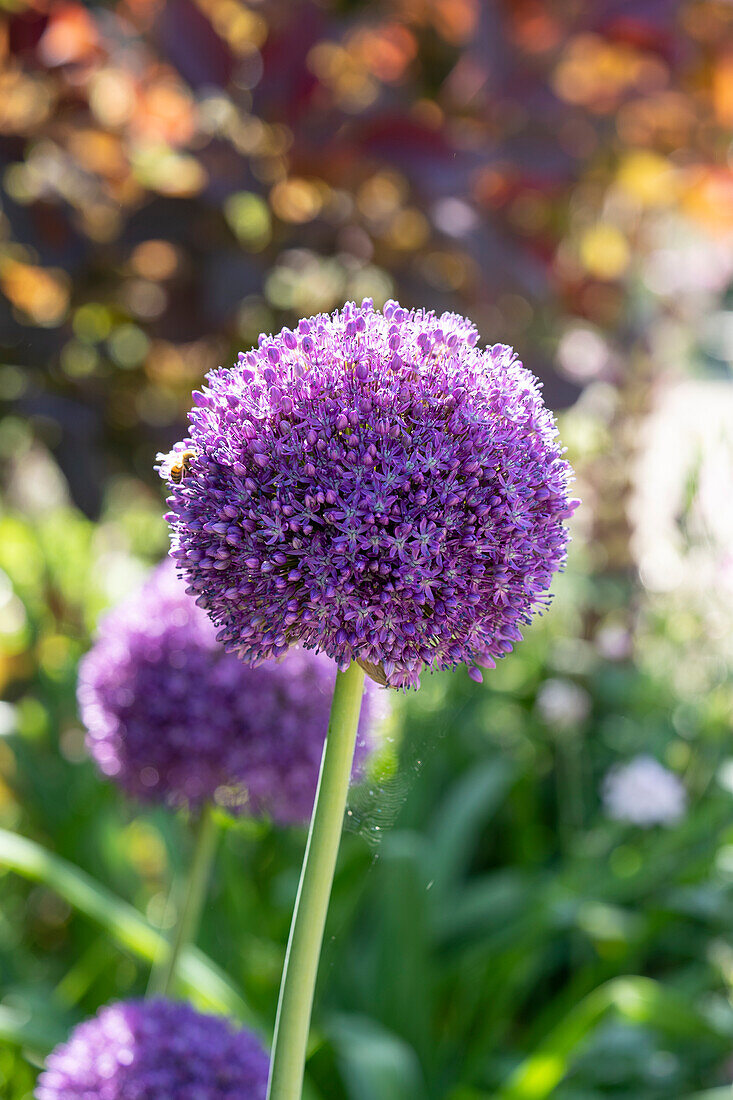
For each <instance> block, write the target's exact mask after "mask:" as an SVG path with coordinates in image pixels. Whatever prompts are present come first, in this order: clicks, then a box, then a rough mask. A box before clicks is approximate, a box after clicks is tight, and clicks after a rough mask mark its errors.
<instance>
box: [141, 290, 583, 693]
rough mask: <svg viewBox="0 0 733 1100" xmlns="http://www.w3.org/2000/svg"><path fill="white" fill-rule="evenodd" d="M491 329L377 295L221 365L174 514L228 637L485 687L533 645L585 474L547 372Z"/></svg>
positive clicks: (174, 483)
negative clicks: (567, 443)
mask: <svg viewBox="0 0 733 1100" xmlns="http://www.w3.org/2000/svg"><path fill="white" fill-rule="evenodd" d="M477 339H478V333H477V331H476V329H475V328H474V326H473V325H472V324H471V323H470V322H469V321H467V320H465V319H464V318H462V317H458V316H457V315H455V314H443V316H442V317H437V316H436V315H435V314H434V313H428V312H425V311H423V310H406V309H402V308H401V307H400V306H399V304H398V303H397V302H388V303H387V304H386V305H385V307H384V311H383V312H378V311H375V310H374V308H373V306H372V303H371V302H370V301H368V300H367V301H365V302H364V303H363V304H362V305H361V306H355V305H354V304H353V303H349V304H347V305H346V306H345V307H344V309H343V310H340V311H339V312H336V313H334V314H332V315H331V316H330V317H329V316H326V315H324V314H322V315H319V316H317V317H311V318H310V319H308V320H302V321H300V322H299V324H298V327H297V331H295V332H292V331H291V330H290V329H283V330H282V332H280V333H278V335H277V336H274V337H272V336H265V335H263V336H261V337H260V343H259V348H258V349H257V350H255V351H251V352H249V353H247V354H246V355H245V354H244V353H240V355H239V361H238V363H237V364H236V365H235V366H234V367H233V368H232V369H227V370H223V369H220V370H218V371H213V372H212V373H211V374H209V376H208V378H207V384H206V386H205V388H204V389H203V391H202V392H200V393H196V394H194V400H195V406H196V407H195V408H194V409H193V411H192V412H191V414H190V421H191V427H190V438H188V439H187V440H185V441H184V442H183V443H182V444H179V445H178V447H179V449H182V448H184V447H185V448H186V449H187V450H188V451H189V452H190V456H191V457H190V460H189V461H187V465H186V469H185V471H181V470H180V467H177V468H176V467H175V465H174V468H176V475H175V476H171V477H169V481H170V483H171V490H172V497H171V500H170V503H171V512H170V513H169V516H168V519H169V521H170V523H171V527H172V535H173V549H172V555H173V557H174V558H175V560H176V561H177V563H178V565H179V567H180V568H181V569H182V571H183V573H184V575H185V577H186V579H187V581H188V584H189V586H190V590H191V591H192V592H193V594H194V595H195V596H196V597H197V602H198V603H199V604H200V605H201V606H202V607H205V608H206V610H207V611H208V612H209V614H210V615H211V617H212V619H213V620H214V622H215V623H216V625H217V626H218V628H219V638H220V639H221V641H222V642H223V643H224V645H225V646H226V647H227V649H229V650H231V651H232V652H236V653H238V654H239V655H240V656H242V657H243V658H244V659H245V660H246V661H248V662H251V663H257V662H258V661H261V660H263V659H266V658H269V657H273V656H278V655H280V654H282V653H284V652H286V650H287V649H288V648H289V647H290V646H291V645H293V644H295V643H300V644H301V645H303V646H305V647H306V648H308V649H316V650H321V651H323V652H325V653H327V654H328V655H329V656H330V657H332V658H333V659H334V660H335V661H337V662H338V664H339V665H340V666H342V667H344V666H346V665H347V664H348V663H349V662H350V661H351V660H353V659H357V660H359V661H360V662H361V663H363V664H364V666H365V667H366V668H367V670H368V671H370V672H371V673H372V674H373V675H374V676H375V677H376V678H382V679H384V680H386V682H388V683H389V684H391V685H393V686H407V685H416V684H417V683H418V677H419V673H420V670H421V668H422V667H423V665H427V666H428V667H430V668H448V667H453V666H455V665H456V664H459V663H461V662H465V663H466V664H467V665H468V666H469V669H470V671H471V674H472V675H473V676H474V678H478V679H480V673H479V672H478V670H477V669H476V665H483V666H487V667H492V666H493V664H494V659H495V658H497V657H501V656H503V655H504V654H506V653H508V652H509V651H510V650H511V648H512V645H513V643H514V642H516V641H517V640H519V639H521V636H522V635H521V633H520V628H521V627H522V625H523V624H526V623H528V622H530V620H531V618H532V615H533V613H534V612H535V611H537V610H538V609H541V608H543V607H544V606H545V605H546V604H547V603H548V599H549V597H548V588H549V585H550V582H551V578H552V574H553V572H554V571H555V570H556V569H558V568H559V567H560V566H562V564H563V562H564V560H565V551H566V543H567V532H566V528H565V524H564V520H565V519H566V518H567V517H568V516H569V515H570V514H571V512H572V509H573V507H574V503H575V502H572V501H570V500H569V499H568V483H569V481H570V477H571V470H570V467H569V465H568V463H567V462H566V461H565V460H564V459H563V457H562V454H563V451H562V448H561V446H560V443H559V441H558V438H557V431H556V428H555V424H554V421H553V418H552V415H551V414H550V412H549V411H548V410H547V409H546V408H545V406H544V404H543V402H542V398H541V396H540V390H539V383H538V382H537V379H536V378H535V377H534V376H533V375H532V374H530V372H529V371H527V370H524V369H523V367H522V366H521V364H520V363H519V362H518V361H517V359H516V357H515V354H514V352H513V351H512V349H511V348H509V347H506V346H505V345H502V344H496V345H494V347H492V348H487V349H486V350H480V349H478V348H477V347H476V342H477ZM172 462H173V459H172V460H171V462H168V463H166V462H165V460H163V461H162V462H161V474H162V475H163V476H166V475H168V474H169V473H170V470H171V463H172Z"/></svg>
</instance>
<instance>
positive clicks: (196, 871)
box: [148, 805, 217, 997]
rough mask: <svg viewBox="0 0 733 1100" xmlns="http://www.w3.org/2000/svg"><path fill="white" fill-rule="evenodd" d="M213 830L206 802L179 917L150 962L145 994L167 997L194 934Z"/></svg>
mask: <svg viewBox="0 0 733 1100" xmlns="http://www.w3.org/2000/svg"><path fill="white" fill-rule="evenodd" d="M216 831H217V827H216V821H215V820H214V812H213V809H212V807H211V806H210V805H206V806H204V807H203V808H202V810H201V813H200V815H199V818H198V821H197V822H196V830H195V834H194V850H193V856H192V859H191V866H190V868H189V871H188V876H187V878H186V881H185V885H184V890H183V896H182V897H181V898H180V900H179V903H178V918H177V920H176V924H175V927H174V929H173V935H172V936H171V940H170V943H169V944H168V945H167V947H166V949H165V951H163V952H161V954H160V955H159V957H158V958H157V959H156V961H155V964H154V965H153V969H152V971H151V974H150V983H149V985H148V996H160V997H167V996H169V995H170V994H171V993H172V992H173V989H174V986H175V982H176V971H177V969H178V960H179V957H180V954H181V951H182V950H183V948H184V947H185V946H186V945H187V944H188V943H191V942H192V941H193V940H195V938H196V933H197V932H198V927H199V923H200V921H201V911H202V909H203V906H204V899H205V898H206V889H207V886H208V884H209V877H210V875H211V864H212V862H213V859H214V850H215V848H216Z"/></svg>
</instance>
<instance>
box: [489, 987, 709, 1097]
mask: <svg viewBox="0 0 733 1100" xmlns="http://www.w3.org/2000/svg"><path fill="white" fill-rule="evenodd" d="M611 1009H615V1010H616V1011H617V1012H618V1013H620V1014H621V1016H623V1017H624V1018H625V1019H626V1020H628V1021H630V1022H633V1023H638V1024H648V1025H652V1026H655V1027H658V1028H660V1029H661V1030H663V1031H666V1032H669V1033H671V1034H675V1035H682V1036H684V1037H687V1038H690V1037H694V1036H698V1037H699V1038H711V1037H717V1032H716V1031H715V1030H714V1029H713V1028H712V1027H711V1025H710V1024H708V1023H707V1021H706V1020H704V1019H703V1018H702V1016H700V1015H699V1013H697V1012H695V1010H694V1009H691V1008H690V1006H689V1004H688V1003H687V1002H686V1001H685V1000H684V999H683V998H682V997H681V996H679V995H677V994H674V993H671V992H669V991H668V990H666V989H664V987H663V986H661V985H659V984H658V983H657V982H654V981H652V980H651V979H649V978H639V977H629V978H614V979H613V980H611V981H609V982H606V983H605V985H602V986H599V987H598V988H597V989H594V990H593V992H592V993H590V994H589V995H588V996H587V997H585V998H584V1000H582V1001H581V1002H580V1004H578V1005H576V1007H575V1008H574V1009H572V1011H571V1012H569V1013H568V1014H567V1016H566V1017H565V1018H564V1019H563V1020H562V1021H561V1022H560V1023H559V1024H558V1025H557V1026H556V1027H555V1028H553V1030H552V1031H551V1032H550V1034H549V1035H548V1036H547V1038H546V1039H545V1040H544V1042H542V1043H541V1044H540V1046H539V1048H538V1049H537V1050H536V1051H535V1052H534V1053H533V1054H532V1055H530V1057H529V1058H527V1059H526V1060H525V1061H524V1062H522V1063H521V1065H519V1066H518V1067H517V1069H516V1070H515V1071H514V1073H513V1074H512V1075H511V1077H510V1079H509V1081H508V1082H507V1084H506V1085H505V1086H504V1087H503V1088H501V1089H500V1090H499V1092H498V1093H497V1098H496V1100H544V1097H546V1096H550V1095H551V1094H552V1093H553V1092H554V1090H555V1089H556V1088H557V1086H558V1085H559V1084H560V1082H561V1081H562V1079H563V1077H564V1076H565V1074H566V1073H567V1072H568V1070H569V1069H570V1067H571V1063H572V1059H573V1057H574V1055H575V1054H576V1053H579V1050H580V1047H581V1045H582V1044H583V1043H584V1042H585V1040H586V1039H587V1038H588V1036H589V1035H591V1034H592V1032H593V1031H594V1030H595V1029H596V1028H597V1027H598V1025H599V1024H600V1023H601V1022H602V1020H603V1018H604V1017H605V1015H606V1013H607V1012H609V1010H611Z"/></svg>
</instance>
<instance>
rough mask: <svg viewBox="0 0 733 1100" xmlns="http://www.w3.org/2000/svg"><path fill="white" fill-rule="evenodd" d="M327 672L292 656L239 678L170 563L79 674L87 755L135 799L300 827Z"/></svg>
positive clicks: (367, 733)
mask: <svg viewBox="0 0 733 1100" xmlns="http://www.w3.org/2000/svg"><path fill="white" fill-rule="evenodd" d="M335 676H336V668H335V665H334V664H333V662H332V661H330V660H329V659H328V658H327V657H326V656H324V655H317V654H314V653H307V652H305V651H303V650H298V649H296V650H293V651H292V652H290V653H288V654H287V656H286V657H285V658H284V659H283V660H282V661H270V662H267V663H265V664H262V665H261V666H260V667H259V668H256V669H253V668H249V667H247V665H245V664H243V663H242V662H241V661H240V660H238V659H237V658H236V657H234V656H232V655H231V654H228V653H226V651H225V650H224V649H223V647H222V646H221V645H220V644H219V643H218V642H217V640H216V632H215V629H214V627H213V626H212V624H211V622H210V621H209V618H208V616H207V615H206V614H205V612H203V611H202V610H201V609H200V608H198V607H196V605H195V603H194V601H193V600H192V599H191V597H190V596H189V595H187V594H186V590H185V586H184V584H183V583H182V582H181V581H180V580H179V579H178V577H177V576H176V574H175V568H174V566H173V563H172V562H170V561H164V562H163V563H162V564H161V565H159V566H158V567H157V568H156V569H155V570H154V571H153V572H152V574H151V575H150V577H149V578H148V580H147V582H146V583H145V584H144V585H143V587H142V588H141V589H140V591H139V592H137V593H136V594H135V595H133V596H132V597H131V598H130V599H128V600H127V601H125V602H124V603H122V604H121V605H120V606H118V607H117V608H115V609H114V610H113V611H111V612H110V613H109V614H108V615H107V616H106V617H105V618H104V619H103V620H102V622H101V624H100V629H99V632H98V637H97V640H96V641H95V643H94V645H93V647H92V648H91V650H90V651H89V652H88V653H87V654H86V656H85V657H84V658H83V660H82V662H81V665H80V668H79V685H78V700H79V707H80V711H81V716H82V719H83V721H84V724H85V725H86V727H87V745H88V747H89V750H90V752H91V755H92V757H93V759H94V761H95V762H96V764H97V766H98V768H99V769H100V771H101V772H102V773H103V774H104V775H105V776H106V777H108V778H110V779H112V780H114V781H115V782H116V783H118V784H119V785H120V786H121V787H123V788H124V790H125V791H126V792H127V793H128V794H130V795H133V796H134V797H137V798H140V799H143V800H149V801H159V802H165V803H167V804H168V805H171V806H181V805H184V806H190V807H192V808H194V809H195V808H197V807H199V806H201V804H202V803H204V802H209V801H213V802H215V803H216V804H218V805H220V806H223V807H225V808H226V809H228V810H229V811H230V812H232V813H237V814H241V813H246V814H252V815H256V816H257V815H263V814H264V815H269V816H271V817H272V818H274V819H275V820H276V821H278V822H280V823H289V822H305V821H307V820H308V818H309V816H310V813H311V809H312V807H313V799H314V797H315V790H316V783H317V780H318V771H319V767H320V762H321V753H322V749H323V741H324V738H325V735H326V729H327V726H328V714H329V708H330V701H331V695H332V693H333V684H334V680H335ZM376 695H377V689H375V690H374V691H370V692H368V693H367V694H366V696H365V699H364V703H363V706H362V714H361V720H360V725H359V735H358V741H357V749H356V756H355V768H356V769H358V767H359V765H360V764H361V763H363V761H364V759H365V756H366V755H367V753H368V751H369V749H370V748H371V747H372V740H371V730H372V727H373V725H374V721H375V718H376V716H377V712H378V711H379V701H378V700H377V699H376V698H375V696H376Z"/></svg>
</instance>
